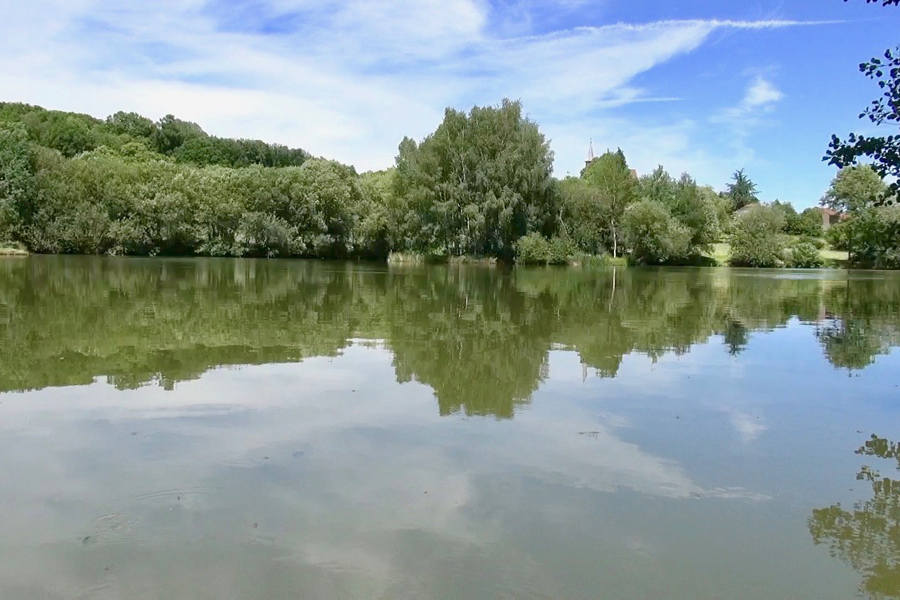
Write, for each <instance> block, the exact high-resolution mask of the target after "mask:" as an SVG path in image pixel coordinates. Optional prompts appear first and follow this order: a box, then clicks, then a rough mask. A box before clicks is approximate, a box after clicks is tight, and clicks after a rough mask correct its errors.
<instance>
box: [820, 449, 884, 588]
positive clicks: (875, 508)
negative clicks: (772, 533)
mask: <svg viewBox="0 0 900 600" xmlns="http://www.w3.org/2000/svg"><path fill="white" fill-rule="evenodd" d="M856 454H859V455H860V456H867V457H872V458H879V459H883V460H885V461H888V462H889V463H890V464H888V465H887V466H888V468H890V469H892V470H893V471H896V470H897V469H900V444H897V443H896V442H891V441H889V440H887V439H884V438H879V437H877V436H875V435H873V436H872V437H871V439H869V440H868V441H866V443H865V444H864V445H863V446H861V447H860V448H859V449H857V450H856ZM856 479H857V480H859V481H865V482H867V483H868V484H869V485H871V488H872V496H873V497H872V498H871V499H870V500H866V501H860V502H857V503H855V504H854V505H853V508H852V509H851V510H845V509H844V507H843V506H841V505H840V504H834V505H832V506H829V507H828V508H820V509H816V510H813V512H812V516H811V517H810V519H809V532H810V533H811V534H812V538H813V542H815V543H816V544H817V545H818V544H823V545H827V546H828V549H829V551H830V553H831V555H832V556H833V557H835V558H839V559H841V560H842V561H844V562H845V563H847V564H849V565H850V566H851V567H853V568H854V569H855V570H857V571H859V573H860V574H861V575H862V578H863V580H862V583H861V584H860V591H861V592H862V593H864V594H866V595H867V596H868V597H870V598H900V481H898V480H896V479H891V478H889V477H887V476H884V475H882V474H881V472H879V471H878V470H877V469H876V468H875V467H872V466H869V465H863V466H862V467H861V468H860V470H859V473H858V474H857V475H856Z"/></svg>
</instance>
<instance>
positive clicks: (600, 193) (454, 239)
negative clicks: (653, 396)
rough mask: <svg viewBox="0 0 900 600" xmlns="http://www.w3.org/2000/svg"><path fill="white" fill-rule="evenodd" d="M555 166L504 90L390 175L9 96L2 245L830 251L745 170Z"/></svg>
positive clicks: (437, 255) (279, 252) (477, 252)
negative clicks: (572, 169) (765, 225)
mask: <svg viewBox="0 0 900 600" xmlns="http://www.w3.org/2000/svg"><path fill="white" fill-rule="evenodd" d="M552 161H553V154H552V152H551V151H550V148H549V143H548V141H547V140H546V139H545V137H544V135H543V134H542V133H541V131H540V130H539V128H538V126H537V125H536V124H535V123H534V122H532V121H531V120H530V119H528V118H527V117H526V116H525V115H524V113H523V110H522V106H521V104H520V103H518V102H511V101H508V100H505V101H504V102H503V103H502V104H501V105H499V106H495V107H485V108H479V107H475V108H473V109H472V110H471V111H469V112H461V111H457V110H453V109H447V111H446V112H445V114H444V119H443V121H442V122H441V123H440V125H439V126H438V127H437V129H436V130H435V131H434V133H432V134H431V135H429V136H426V137H425V138H424V139H423V140H422V141H421V142H416V141H414V140H411V139H409V138H405V139H404V140H403V141H402V142H401V143H400V146H399V150H398V156H397V158H396V165H395V166H394V167H393V168H391V169H388V170H385V171H378V172H371V173H364V174H362V175H359V174H357V173H356V171H355V170H354V169H353V168H352V167H349V166H345V165H342V164H340V163H337V162H334V161H328V160H325V159H318V158H311V157H310V156H309V155H308V154H307V153H305V152H304V151H302V150H292V149H289V148H286V147H284V146H279V145H277V144H266V143H264V142H260V141H254V140H234V139H227V138H219V137H215V136H210V135H208V134H207V133H206V132H204V131H203V130H202V129H201V128H200V126H199V125H197V124H195V123H191V122H188V121H184V120H181V119H178V118H176V117H174V116H172V115H167V116H165V117H163V118H162V119H160V120H159V121H156V122H154V121H152V120H150V119H148V118H146V117H143V116H141V115H139V114H136V113H126V112H118V113H115V114H114V115H111V116H109V117H108V118H106V119H105V120H99V119H94V118H93V117H89V116H87V115H80V114H75V113H65V112H59V111H49V110H44V109H42V108H38V107H33V106H28V105H24V104H0V240H2V241H4V242H5V243H7V244H16V243H18V244H21V245H24V246H25V247H27V248H28V249H29V250H31V251H32V252H39V253H89V254H126V255H151V256H155V255H185V256H190V255H205V256H255V257H315V258H341V257H360V258H380V259H383V258H385V257H387V256H388V255H390V254H394V256H400V255H401V254H402V255H405V256H407V257H409V258H411V259H413V260H415V257H426V256H427V257H432V258H433V259H435V260H446V259H447V258H448V257H457V256H481V257H496V258H500V259H504V260H513V259H515V260H517V261H518V262H520V263H523V264H529V263H531V264H565V263H581V264H584V263H587V262H603V261H605V260H606V259H605V258H604V257H606V256H607V255H612V257H619V256H623V257H625V258H627V260H628V261H630V262H632V263H636V264H648V265H659V264H688V263H689V264H708V263H709V262H710V260H711V259H709V258H706V257H707V256H709V255H711V253H712V247H713V244H714V243H716V242H721V241H723V240H726V239H729V238H730V239H731V241H733V242H737V251H736V252H735V253H734V261H733V262H734V264H742V265H755V266H763V265H768V266H775V265H791V264H798V265H799V264H801V263H802V264H803V265H807V266H811V265H813V264H815V262H816V261H815V260H814V259H813V258H812V257H811V256H808V252H807V251H808V248H806V247H803V248H800V249H799V250H797V251H794V250H793V249H792V250H791V251H790V252H789V253H788V252H786V251H785V245H786V244H785V243H784V241H783V239H782V238H781V237H779V236H777V235H775V234H774V233H772V232H770V231H768V230H765V231H752V227H753V226H755V225H754V224H755V223H757V222H758V221H759V219H757V218H756V217H752V216H751V218H750V219H745V218H744V217H745V213H747V212H748V211H750V212H751V213H753V214H756V213H754V209H753V208H752V207H754V206H758V205H759V202H758V198H757V197H756V186H755V184H754V183H753V182H752V181H751V179H750V178H749V177H748V176H747V175H746V174H745V173H744V171H743V170H739V171H737V172H736V173H735V174H734V178H733V181H732V182H731V183H730V184H729V185H728V189H727V192H724V193H721V194H718V193H716V192H715V191H714V190H713V189H712V188H710V187H704V186H700V185H698V184H697V182H696V181H695V180H694V179H693V178H691V177H690V176H689V175H687V174H682V175H681V176H680V177H678V178H674V177H672V176H671V175H669V173H667V172H666V171H665V169H664V168H663V167H661V166H660V167H658V168H657V169H656V170H655V171H653V172H652V173H650V174H646V175H644V176H641V177H639V176H638V175H637V173H636V172H635V171H634V170H632V169H631V168H630V167H629V165H628V162H627V160H626V158H625V155H624V154H623V152H622V151H621V150H616V151H607V152H605V153H604V154H603V155H601V156H599V157H598V158H596V159H593V160H592V161H591V162H590V163H588V164H587V165H586V166H585V168H584V169H583V170H582V172H581V174H580V176H579V177H567V178H565V179H563V180H561V181H559V180H556V179H554V178H553V177H552ZM884 190H885V184H884V183H883V181H882V179H881V178H880V176H879V175H878V174H877V173H876V172H875V171H874V170H873V169H871V168H870V167H853V168H849V169H845V170H843V171H842V172H841V173H839V174H838V176H837V177H836V178H835V181H834V182H833V184H832V186H831V189H830V190H829V193H828V195H826V197H825V198H824V199H823V203H824V204H826V205H828V206H831V207H834V208H836V209H838V210H841V211H844V212H846V213H848V214H858V213H859V212H860V211H862V210H863V209H865V208H867V207H871V206H873V205H874V204H876V203H877V199H878V198H879V197H880V195H882V194H883V191H884ZM771 208H772V210H773V211H775V212H776V213H778V214H779V215H780V223H781V225H780V229H779V231H778V233H779V234H789V235H793V236H802V237H804V240H805V241H807V242H809V243H810V244H813V245H821V244H822V242H821V241H820V240H819V238H820V237H821V235H822V213H821V211H820V209H807V210H805V211H803V212H802V213H799V214H798V212H797V211H796V210H795V209H794V208H793V206H791V205H790V203H782V202H777V201H776V202H775V203H774V204H772V205H771ZM736 209H737V210H736ZM764 213H766V214H768V213H767V212H766V211H764ZM879 214H880V213H879ZM872 223H874V221H871V219H870V220H869V221H866V222H865V225H866V228H865V230H864V231H863V230H861V232H860V233H859V235H860V236H862V237H861V238H860V239H863V237H864V238H865V240H866V241H865V243H866V247H865V248H864V249H863V248H861V249H860V254H859V260H858V262H859V264H878V265H882V266H890V265H893V264H894V261H893V259H892V258H891V256H893V255H892V251H891V249H890V248H891V247H892V246H891V244H892V243H893V242H890V243H888V242H886V241H885V240H879V239H877V236H878V235H887V234H889V233H890V232H891V231H892V229H891V228H890V227H888V226H886V225H885V226H881V225H879V226H878V227H876V226H874V225H872ZM878 223H882V221H878ZM862 225H863V224H862V223H861V224H860V227H861V226H862ZM846 233H848V234H849V233H850V232H849V231H847V232H846ZM837 235H838V234H832V238H835V236H837ZM846 237H847V238H848V243H847V245H848V246H852V243H850V242H851V241H852V240H851V239H850V238H851V236H850V235H847V236H846ZM838 243H841V242H838ZM878 244H880V245H878ZM876 246H877V247H876ZM851 252H852V253H854V254H856V253H855V252H853V251H852V249H851ZM794 255H796V256H802V257H803V260H799V259H795V258H794Z"/></svg>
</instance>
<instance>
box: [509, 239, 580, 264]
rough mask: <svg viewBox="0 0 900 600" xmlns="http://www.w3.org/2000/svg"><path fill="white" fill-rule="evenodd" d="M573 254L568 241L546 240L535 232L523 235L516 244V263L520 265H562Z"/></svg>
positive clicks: (571, 245)
mask: <svg viewBox="0 0 900 600" xmlns="http://www.w3.org/2000/svg"><path fill="white" fill-rule="evenodd" d="M574 252H575V249H574V247H573V244H572V243H571V242H570V241H569V240H567V239H564V238H561V237H554V238H553V239H550V240H548V239H547V238H545V237H544V236H542V235H541V234H539V233H537V232H532V233H529V234H528V235H523V236H522V237H520V238H519V239H518V241H517V242H516V262H517V263H519V264H522V265H547V264H550V265H564V264H567V263H568V262H569V260H570V258H571V257H572V255H573V253H574Z"/></svg>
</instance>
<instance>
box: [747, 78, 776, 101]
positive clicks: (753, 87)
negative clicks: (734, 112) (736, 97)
mask: <svg viewBox="0 0 900 600" xmlns="http://www.w3.org/2000/svg"><path fill="white" fill-rule="evenodd" d="M783 97H784V94H782V93H781V92H780V91H779V90H778V89H776V88H775V86H774V85H772V84H771V83H769V82H768V81H766V80H765V79H763V78H762V77H757V78H756V79H755V80H754V81H753V83H752V84H750V87H749V88H747V95H746V96H745V97H744V102H743V106H744V107H746V108H747V109H753V108H759V107H766V106H771V105H772V104H774V103H775V102H778V101H779V100H781V99H782V98H783Z"/></svg>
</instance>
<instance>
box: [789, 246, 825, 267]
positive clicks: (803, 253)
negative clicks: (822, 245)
mask: <svg viewBox="0 0 900 600" xmlns="http://www.w3.org/2000/svg"><path fill="white" fill-rule="evenodd" d="M789 264H790V266H792V267H794V268H795V269H818V268H819V267H821V266H822V257H820V256H819V249H818V248H816V247H815V246H814V245H812V244H810V243H808V242H800V243H798V244H794V246H793V247H792V248H791V260H790V263H789Z"/></svg>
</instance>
